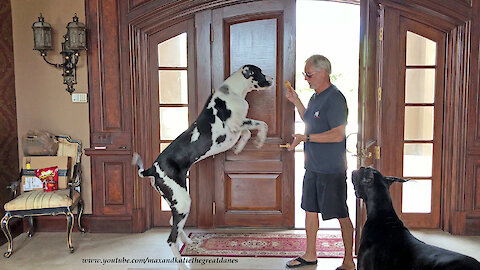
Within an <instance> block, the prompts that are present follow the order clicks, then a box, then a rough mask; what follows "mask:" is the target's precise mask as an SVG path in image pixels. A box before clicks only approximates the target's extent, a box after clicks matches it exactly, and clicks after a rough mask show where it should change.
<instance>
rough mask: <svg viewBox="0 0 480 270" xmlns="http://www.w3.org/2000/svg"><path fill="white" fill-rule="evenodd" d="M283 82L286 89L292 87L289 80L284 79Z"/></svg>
mask: <svg viewBox="0 0 480 270" xmlns="http://www.w3.org/2000/svg"><path fill="white" fill-rule="evenodd" d="M283 84H285V87H287V88H288V89H292V84H291V83H290V82H289V81H285V82H284V83H283Z"/></svg>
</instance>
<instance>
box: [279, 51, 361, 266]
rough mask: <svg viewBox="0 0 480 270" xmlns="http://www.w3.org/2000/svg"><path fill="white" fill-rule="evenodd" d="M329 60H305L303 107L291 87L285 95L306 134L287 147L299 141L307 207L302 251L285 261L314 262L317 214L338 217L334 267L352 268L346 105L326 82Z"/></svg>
mask: <svg viewBox="0 0 480 270" xmlns="http://www.w3.org/2000/svg"><path fill="white" fill-rule="evenodd" d="M330 73H331V64H330V61H329V60H328V59H327V58H326V57H324V56H322V55H312V56H311V57H309V58H308V59H307V61H305V72H304V73H303V74H304V76H305V80H307V82H308V83H309V85H310V88H312V89H314V90H315V93H314V94H313V95H312V97H311V98H310V101H309V103H308V106H307V108H306V109H305V107H304V106H303V104H302V102H301V101H300V99H299V98H298V95H297V93H296V92H295V90H294V89H293V88H291V87H288V89H287V92H286V97H287V99H288V100H289V101H290V102H292V103H293V104H294V105H295V107H297V110H298V113H299V114H300V117H301V118H302V120H303V121H304V122H305V134H294V135H293V137H294V140H293V142H292V144H291V146H290V147H289V148H288V150H289V151H292V150H294V149H295V147H296V146H297V145H298V144H299V143H300V142H302V141H303V142H304V150H305V176H304V179H303V192H302V205H301V206H302V209H303V210H305V212H306V217H305V229H306V233H307V248H306V251H305V254H304V255H303V256H300V257H298V258H295V259H292V260H290V261H289V262H287V267H289V268H293V267H300V266H304V265H313V264H317V250H316V238H317V231H318V225H319V221H318V213H322V218H323V220H328V219H332V218H336V219H338V220H339V222H340V227H341V231H342V239H343V245H344V247H345V255H344V258H343V263H342V265H341V266H339V267H338V268H337V270H341V269H345V270H351V269H355V263H354V262H353V255H352V247H353V225H352V221H351V220H350V217H349V215H348V207H347V204H346V199H347V183H346V156H345V150H346V144H345V125H346V123H347V115H348V108H347V104H346V100H345V97H344V96H343V94H342V93H341V92H340V91H339V90H338V89H337V87H336V86H335V85H332V84H331V82H330Z"/></svg>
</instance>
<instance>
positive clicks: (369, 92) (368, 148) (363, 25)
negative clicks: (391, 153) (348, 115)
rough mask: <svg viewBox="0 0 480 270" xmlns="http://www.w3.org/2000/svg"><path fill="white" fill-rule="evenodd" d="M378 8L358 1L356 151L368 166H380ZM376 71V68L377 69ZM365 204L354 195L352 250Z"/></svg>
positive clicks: (357, 240)
mask: <svg viewBox="0 0 480 270" xmlns="http://www.w3.org/2000/svg"><path fill="white" fill-rule="evenodd" d="M380 15H381V13H380V10H379V9H378V5H377V4H376V3H375V1H373V0H361V1H360V68H359V72H360V74H359V78H360V82H359V93H358V123H359V125H358V126H359V131H358V136H357V155H358V162H357V164H358V165H359V166H366V167H367V166H372V167H375V168H377V169H379V170H381V163H380V158H381V157H382V155H381V153H380V149H381V148H380V146H381V140H380V136H379V130H380V124H381V122H380V105H381V89H382V83H381V80H379V78H380V77H381V70H382V68H381V62H380V61H379V59H381V55H382V54H383V46H382V44H381V38H380V37H381V33H380V31H379V29H380V22H381V18H380ZM379 71H380V72H379ZM365 220H366V208H365V204H364V202H363V200H362V199H357V207H356V224H355V250H356V251H358V247H359V244H360V236H361V233H362V228H363V224H364V223H365Z"/></svg>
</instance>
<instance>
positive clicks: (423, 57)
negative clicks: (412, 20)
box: [406, 31, 437, 66]
mask: <svg viewBox="0 0 480 270" xmlns="http://www.w3.org/2000/svg"><path fill="white" fill-rule="evenodd" d="M436 45H437V44H436V43H435V42H434V41H432V40H430V39H428V38H425V37H422V36H420V35H417V34H415V33H413V32H410V31H407V53H406V54H407V66H421V65H435V58H436V55H437V46H436Z"/></svg>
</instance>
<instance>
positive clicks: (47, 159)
mask: <svg viewBox="0 0 480 270" xmlns="http://www.w3.org/2000/svg"><path fill="white" fill-rule="evenodd" d="M54 166H57V167H58V189H66V188H67V187H68V175H69V173H70V171H71V167H72V159H71V157H66V156H34V157H24V158H23V166H22V168H23V176H22V183H21V185H20V190H21V193H23V192H25V191H30V190H43V186H40V183H41V182H39V181H40V179H38V178H36V177H35V170H36V169H43V168H49V167H54ZM35 178H36V180H35ZM27 182H28V186H29V187H32V185H33V187H32V189H29V190H24V187H25V184H26V183H27Z"/></svg>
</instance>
